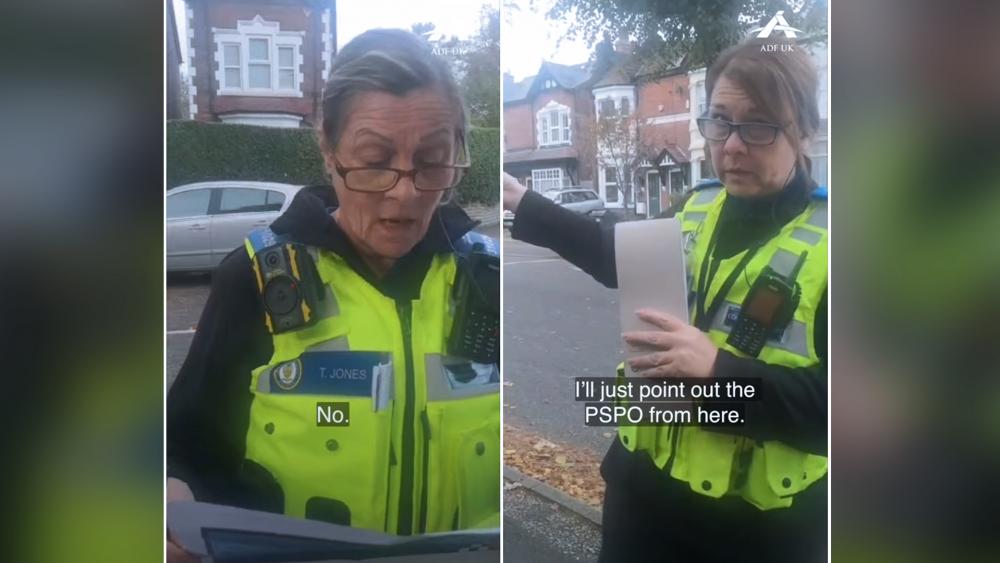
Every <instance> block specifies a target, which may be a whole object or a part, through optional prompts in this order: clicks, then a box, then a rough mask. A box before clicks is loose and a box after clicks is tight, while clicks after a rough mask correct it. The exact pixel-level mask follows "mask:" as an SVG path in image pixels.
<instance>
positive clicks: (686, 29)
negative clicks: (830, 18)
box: [548, 0, 826, 74]
mask: <svg viewBox="0 0 1000 563" xmlns="http://www.w3.org/2000/svg"><path fill="white" fill-rule="evenodd" d="M779 10H783V11H784V12H785V13H784V16H785V19H786V20H787V21H788V24H789V25H790V26H792V27H795V28H798V29H801V30H802V31H804V32H805V33H806V34H809V33H813V32H816V31H818V30H824V31H825V29H826V0H555V3H554V4H553V6H552V8H551V9H550V10H549V12H548V17H549V18H551V19H555V20H564V19H565V18H567V17H570V16H572V17H575V19H576V21H577V23H578V25H577V26H574V27H571V28H570V32H569V33H570V37H576V36H582V37H583V38H584V39H586V40H587V41H589V42H590V43H596V42H597V40H598V38H601V37H604V38H605V39H606V38H607V37H609V36H610V37H633V38H634V39H636V41H637V42H638V48H637V51H636V54H638V55H639V56H640V57H641V58H642V59H643V60H644V71H645V73H648V74H656V73H658V72H662V71H664V70H667V69H670V68H674V67H676V66H677V65H678V63H680V62H681V61H682V60H685V61H686V62H687V65H688V66H689V67H690V68H698V67H701V66H709V65H711V64H712V62H713V61H714V60H715V59H716V57H718V55H719V53H721V52H722V51H723V50H725V49H726V48H727V47H730V46H732V45H735V44H736V43H738V42H739V41H740V40H741V39H743V38H744V37H746V35H747V34H748V33H749V32H750V31H751V30H752V29H755V28H758V27H763V26H764V25H766V24H767V22H768V21H769V20H770V18H771V17H772V16H774V15H775V13H777V12H778V11H779Z"/></svg>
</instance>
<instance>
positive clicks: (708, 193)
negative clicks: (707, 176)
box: [691, 187, 722, 205]
mask: <svg viewBox="0 0 1000 563" xmlns="http://www.w3.org/2000/svg"><path fill="white" fill-rule="evenodd" d="M721 191H722V188H720V187H715V188H705V189H703V190H698V193H697V195H695V196H694V200H693V201H692V202H691V204H692V205H705V204H706V203H711V202H712V200H714V199H715V196H717V195H719V192H721Z"/></svg>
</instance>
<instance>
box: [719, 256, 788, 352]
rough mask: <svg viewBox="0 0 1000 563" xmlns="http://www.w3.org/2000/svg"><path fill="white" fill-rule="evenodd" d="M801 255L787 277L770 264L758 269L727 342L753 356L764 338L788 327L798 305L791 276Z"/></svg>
mask: <svg viewBox="0 0 1000 563" xmlns="http://www.w3.org/2000/svg"><path fill="white" fill-rule="evenodd" d="M805 258H806V253H805V252H803V253H802V254H801V255H800V256H799V260H798V262H796V264H795V267H794V268H793V269H792V271H791V272H790V273H789V275H788V276H782V275H781V274H779V273H777V272H775V271H774V270H773V269H772V268H771V267H770V266H768V267H765V268H764V269H763V270H762V271H761V273H760V275H758V276H757V279H756V280H754V284H753V287H751V288H750V292H749V293H748V294H747V296H746V299H744V300H743V306H742V307H741V309H740V313H739V316H738V317H737V318H736V322H735V324H734V325H733V330H732V332H730V333H729V338H728V339H727V340H726V343H727V344H729V345H730V346H732V347H733V348H736V349H737V350H739V351H741V352H743V353H745V354H747V355H749V356H750V357H754V358H756V357H757V355H759V354H760V351H761V350H763V349H764V343H765V342H766V341H767V339H768V337H769V336H772V335H774V334H775V333H778V334H780V333H781V332H782V331H783V330H784V329H785V327H787V326H788V323H790V322H791V321H792V316H793V315H794V314H795V309H796V308H797V307H798V306H799V296H800V295H801V288H800V287H799V285H798V284H797V283H795V278H797V277H798V273H799V270H800V269H801V268H802V264H803V263H804V262H805Z"/></svg>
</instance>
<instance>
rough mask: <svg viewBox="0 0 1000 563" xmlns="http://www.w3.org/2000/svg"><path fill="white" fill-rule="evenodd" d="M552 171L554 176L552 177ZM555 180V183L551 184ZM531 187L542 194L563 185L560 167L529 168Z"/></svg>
mask: <svg viewBox="0 0 1000 563" xmlns="http://www.w3.org/2000/svg"><path fill="white" fill-rule="evenodd" d="M553 173H554V177H553ZM553 180H555V181H556V182H557V184H556V185H555V186H552V185H551V182H552V181H553ZM531 187H532V189H533V190H535V191H536V192H538V193H540V194H542V193H545V192H547V191H549V190H558V189H561V188H562V187H563V170H562V168H534V169H532V170H531Z"/></svg>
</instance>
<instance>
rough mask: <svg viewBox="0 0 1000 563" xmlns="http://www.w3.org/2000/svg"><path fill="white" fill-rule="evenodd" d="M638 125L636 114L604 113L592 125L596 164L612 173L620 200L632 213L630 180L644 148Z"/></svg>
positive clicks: (633, 207) (631, 186)
mask: <svg viewBox="0 0 1000 563" xmlns="http://www.w3.org/2000/svg"><path fill="white" fill-rule="evenodd" d="M640 122H641V120H640V119H639V117H638V115H637V114H636V113H631V114H628V115H619V114H617V113H605V114H603V115H599V116H598V117H597V121H596V122H595V123H594V125H593V127H594V135H593V136H594V141H595V142H596V145H597V146H596V149H597V163H598V164H599V165H600V166H602V167H603V168H605V169H613V170H614V174H615V181H616V183H617V186H618V192H619V193H620V194H621V200H622V202H623V204H624V205H625V207H626V208H631V209H632V210H633V211H635V204H636V201H635V199H636V198H635V197H633V179H634V177H635V173H636V170H637V169H638V167H639V162H640V160H641V159H642V155H643V148H644V147H643V145H642V143H641V141H640V135H639V127H640Z"/></svg>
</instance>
